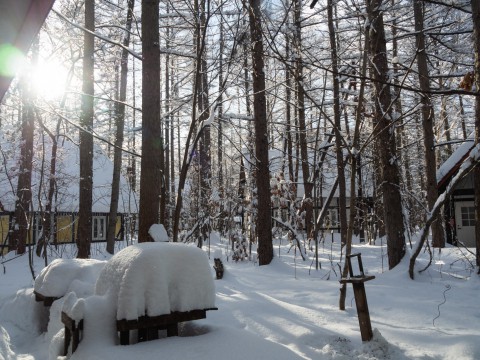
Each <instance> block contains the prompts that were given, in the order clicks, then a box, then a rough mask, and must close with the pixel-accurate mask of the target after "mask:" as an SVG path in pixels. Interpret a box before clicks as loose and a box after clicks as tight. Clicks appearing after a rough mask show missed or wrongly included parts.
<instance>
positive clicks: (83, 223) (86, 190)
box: [77, 0, 95, 259]
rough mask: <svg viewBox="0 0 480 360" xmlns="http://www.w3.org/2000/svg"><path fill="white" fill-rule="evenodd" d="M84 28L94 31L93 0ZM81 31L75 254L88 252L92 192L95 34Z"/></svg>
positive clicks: (88, 5)
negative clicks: (81, 52)
mask: <svg viewBox="0 0 480 360" xmlns="http://www.w3.org/2000/svg"><path fill="white" fill-rule="evenodd" d="M85 28H86V29H87V30H90V31H91V32H92V33H93V32H94V31H95V1H94V0H86V1H85ZM92 33H88V32H85V33H84V48H83V86H82V91H83V95H82V117H81V127H82V130H80V193H79V197H80V202H79V212H78V230H77V247H78V254H77V257H78V258H80V259H86V258H88V257H89V256H90V244H91V242H92V194H93V136H92V131H93V116H94V112H93V95H94V77H93V76H94V75H93V66H94V36H93V35H92Z"/></svg>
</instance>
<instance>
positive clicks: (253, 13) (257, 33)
mask: <svg viewBox="0 0 480 360" xmlns="http://www.w3.org/2000/svg"><path fill="white" fill-rule="evenodd" d="M249 4H250V7H249V20H250V21H249V22H250V36H251V41H252V67H253V93H254V95H253V113H254V118H255V158H256V162H255V171H256V182H257V196H256V198H257V211H258V213H257V224H256V230H257V239H258V248H257V253H258V263H259V265H268V264H270V262H271V261H272V259H273V244H272V218H271V213H270V212H271V198H270V172H269V167H268V124H267V107H266V97H265V64H264V56H263V39H262V34H263V32H262V14H261V11H260V0H249Z"/></svg>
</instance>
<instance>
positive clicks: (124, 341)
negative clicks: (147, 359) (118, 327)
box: [120, 330, 130, 345]
mask: <svg viewBox="0 0 480 360" xmlns="http://www.w3.org/2000/svg"><path fill="white" fill-rule="evenodd" d="M129 344H130V331H128V330H125V331H120V345H129Z"/></svg>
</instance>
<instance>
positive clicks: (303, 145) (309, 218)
mask: <svg viewBox="0 0 480 360" xmlns="http://www.w3.org/2000/svg"><path fill="white" fill-rule="evenodd" d="M301 14H302V12H301V0H295V1H294V28H295V30H294V38H293V41H294V52H295V82H296V88H297V108H296V109H297V115H298V130H299V133H300V156H301V163H302V175H303V187H304V190H305V195H304V199H303V204H302V208H301V209H302V210H303V211H305V230H306V233H307V238H311V237H312V236H313V202H312V201H313V199H312V190H313V183H312V181H311V179H310V164H309V160H308V150H307V129H306V124H305V92H304V88H303V80H304V79H303V59H302V28H301V26H302V24H301Z"/></svg>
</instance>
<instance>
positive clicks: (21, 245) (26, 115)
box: [10, 42, 38, 254]
mask: <svg viewBox="0 0 480 360" xmlns="http://www.w3.org/2000/svg"><path fill="white" fill-rule="evenodd" d="M37 45H38V42H37ZM37 51H38V49H37ZM37 51H36V52H37ZM22 105H23V108H22V117H21V118H22V124H21V128H22V137H21V139H22V142H21V145H20V159H19V174H18V182H17V197H16V201H15V214H14V219H13V231H12V238H11V242H10V244H11V245H12V246H11V249H12V250H16V251H17V254H24V253H25V248H26V243H27V236H28V230H29V222H30V219H29V217H30V206H31V203H32V188H31V184H32V165H33V164H32V160H33V129H34V119H35V115H34V109H33V99H32V92H31V89H30V86H29V85H28V81H27V79H24V81H23V86H22Z"/></svg>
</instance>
